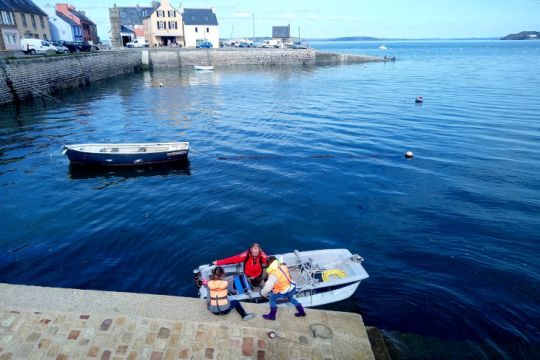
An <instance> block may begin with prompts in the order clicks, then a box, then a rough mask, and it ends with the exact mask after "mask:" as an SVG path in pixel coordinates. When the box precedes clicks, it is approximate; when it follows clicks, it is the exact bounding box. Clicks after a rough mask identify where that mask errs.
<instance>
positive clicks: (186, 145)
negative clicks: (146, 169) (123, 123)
mask: <svg viewBox="0 0 540 360" xmlns="http://www.w3.org/2000/svg"><path fill="white" fill-rule="evenodd" d="M178 144H179V145H183V148H180V149H170V148H169V149H164V150H158V151H145V152H138V151H137V152H127V153H121V152H114V153H112V152H101V151H91V150H80V149H77V148H76V147H83V148H84V147H89V146H96V147H100V146H101V147H107V148H113V147H115V146H116V147H122V146H126V147H127V146H133V147H147V146H167V145H168V146H171V145H178ZM64 148H65V149H66V150H71V151H75V152H78V153H86V154H108V155H114V156H120V155H129V156H132V155H141V154H162V153H169V152H176V151H186V152H189V142H172V143H116V144H110V143H109V144H104V143H88V144H70V145H64Z"/></svg>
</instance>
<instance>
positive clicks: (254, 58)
mask: <svg viewBox="0 0 540 360" xmlns="http://www.w3.org/2000/svg"><path fill="white" fill-rule="evenodd" d="M142 58H143V59H144V60H143V65H144V66H145V67H149V68H167V67H183V66H194V65H213V66H228V65H261V66H285V65H292V66H295V65H302V66H310V65H311V66H315V65H337V64H353V63H362V62H373V61H384V59H382V58H378V57H374V56H364V55H345V54H334V53H327V52H320V51H316V50H314V49H261V48H244V49H241V48H230V49H229V48H226V49H146V50H142Z"/></svg>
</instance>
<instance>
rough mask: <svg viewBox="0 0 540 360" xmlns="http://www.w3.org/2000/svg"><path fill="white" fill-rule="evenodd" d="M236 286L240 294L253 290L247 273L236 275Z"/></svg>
mask: <svg viewBox="0 0 540 360" xmlns="http://www.w3.org/2000/svg"><path fill="white" fill-rule="evenodd" d="M234 288H235V289H236V291H238V294H243V293H244V292H245V291H247V290H252V288H251V284H250V283H249V280H248V278H247V276H246V275H245V274H241V275H236V276H235V277H234Z"/></svg>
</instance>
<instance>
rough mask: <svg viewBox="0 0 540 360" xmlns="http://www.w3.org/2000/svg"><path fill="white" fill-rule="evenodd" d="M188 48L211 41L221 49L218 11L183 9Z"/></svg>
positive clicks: (185, 37)
mask: <svg viewBox="0 0 540 360" xmlns="http://www.w3.org/2000/svg"><path fill="white" fill-rule="evenodd" d="M181 11H182V19H183V24H184V39H185V46H186V47H195V46H197V44H199V43H201V42H204V41H209V42H211V43H212V45H213V47H219V24H218V21H217V17H216V11H215V9H214V8H213V7H212V8H210V9H181Z"/></svg>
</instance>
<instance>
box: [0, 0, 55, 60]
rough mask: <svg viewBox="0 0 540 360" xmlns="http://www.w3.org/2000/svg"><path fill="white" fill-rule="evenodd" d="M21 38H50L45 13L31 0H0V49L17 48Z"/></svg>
mask: <svg viewBox="0 0 540 360" xmlns="http://www.w3.org/2000/svg"><path fill="white" fill-rule="evenodd" d="M22 38H35V39H44V40H49V39H51V32H50V29H49V21H48V17H47V14H46V13H45V12H44V11H43V10H41V9H40V8H39V7H38V6H37V5H36V4H34V3H33V2H32V1H31V0H0V50H17V49H19V48H20V42H21V39H22Z"/></svg>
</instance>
